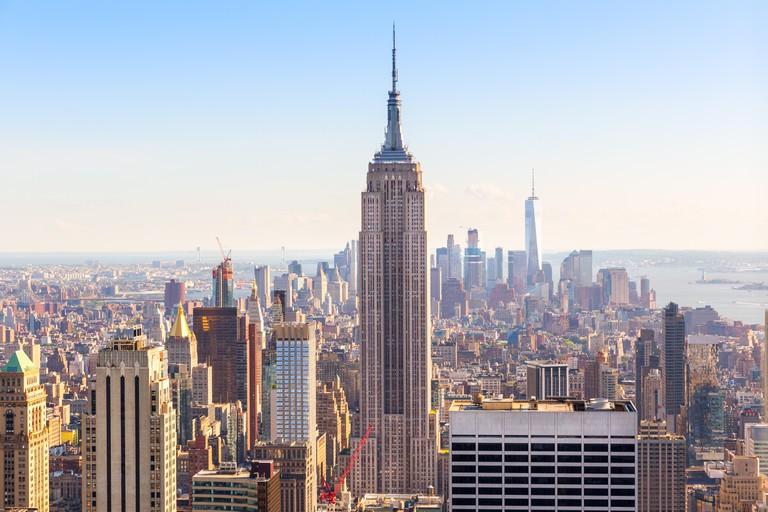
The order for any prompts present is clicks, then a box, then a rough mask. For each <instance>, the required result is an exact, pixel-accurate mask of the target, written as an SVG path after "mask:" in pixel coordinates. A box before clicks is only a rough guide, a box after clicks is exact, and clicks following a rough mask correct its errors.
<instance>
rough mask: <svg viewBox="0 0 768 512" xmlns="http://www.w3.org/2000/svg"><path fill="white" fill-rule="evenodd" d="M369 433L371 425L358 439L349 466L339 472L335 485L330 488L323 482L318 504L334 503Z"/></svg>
mask: <svg viewBox="0 0 768 512" xmlns="http://www.w3.org/2000/svg"><path fill="white" fill-rule="evenodd" d="M371 432H373V425H368V428H367V429H366V431H365V434H363V437H361V438H360V442H359V443H357V447H356V448H355V451H354V452H352V456H351V457H349V464H347V467H345V468H344V471H342V472H341V474H340V475H339V478H338V479H337V480H336V485H333V486H331V483H330V482H323V484H322V486H321V488H320V503H328V504H333V503H336V496H338V495H339V493H341V486H342V485H344V481H345V480H346V479H347V477H348V476H349V473H350V471H352V467H353V466H354V465H355V462H357V458H358V457H359V456H360V452H361V451H362V449H363V446H365V443H366V441H368V437H369V436H370V435H371Z"/></svg>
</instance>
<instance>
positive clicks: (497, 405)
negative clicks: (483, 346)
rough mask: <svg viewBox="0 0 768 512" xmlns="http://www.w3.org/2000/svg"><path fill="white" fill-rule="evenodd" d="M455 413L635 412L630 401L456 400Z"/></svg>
mask: <svg viewBox="0 0 768 512" xmlns="http://www.w3.org/2000/svg"><path fill="white" fill-rule="evenodd" d="M455 411H526V412H589V411H596V412H636V409H635V405H634V404H633V403H632V402H631V401H630V400H603V399H598V400H575V399H570V398H563V399H552V400H516V399H513V398H497V399H484V400H483V401H482V402H473V401H470V400H457V401H455V402H453V403H452V404H451V408H450V412H455Z"/></svg>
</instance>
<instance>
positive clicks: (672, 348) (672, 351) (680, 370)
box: [662, 302, 688, 434]
mask: <svg viewBox="0 0 768 512" xmlns="http://www.w3.org/2000/svg"><path fill="white" fill-rule="evenodd" d="M662 328H663V332H664V352H663V362H662V366H663V369H664V405H665V407H666V409H667V428H668V429H670V431H671V432H677V433H678V434H683V433H684V430H683V429H682V428H681V426H680V424H679V421H678V418H679V416H680V414H681V413H682V412H684V411H683V408H684V407H685V386H686V382H687V378H686V366H687V365H686V361H685V359H686V357H685V356H686V354H687V353H688V349H687V347H686V338H685V319H684V318H683V315H682V314H681V313H680V312H679V311H678V307H677V304H675V303H674V302H670V303H669V304H668V305H667V307H665V308H664V311H663V327H662ZM682 424H683V425H684V424H685V422H683V423H682Z"/></svg>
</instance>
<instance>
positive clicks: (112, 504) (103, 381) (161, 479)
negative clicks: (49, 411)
mask: <svg viewBox="0 0 768 512" xmlns="http://www.w3.org/2000/svg"><path fill="white" fill-rule="evenodd" d="M82 428H83V453H87V454H88V457H87V460H84V461H83V487H82V495H83V511H85V512H95V511H97V510H124V511H127V510H147V511H157V512H175V511H176V412H175V410H174V409H173V403H172V400H171V387H170V382H169V379H168V356H167V354H166V351H165V349H163V348H161V347H156V346H147V337H146V336H145V335H143V334H142V333H141V327H140V326H137V327H135V328H132V329H131V328H129V329H124V330H121V331H119V332H118V333H117V336H116V337H115V338H114V339H113V340H112V341H111V342H110V344H109V345H108V346H107V348H104V349H102V350H100V351H99V356H98V363H97V367H96V380H95V381H94V382H93V383H92V384H91V400H90V403H89V408H88V410H87V412H86V413H85V414H84V415H83V427H82Z"/></svg>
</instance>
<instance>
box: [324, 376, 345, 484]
mask: <svg viewBox="0 0 768 512" xmlns="http://www.w3.org/2000/svg"><path fill="white" fill-rule="evenodd" d="M317 429H318V432H319V433H322V434H325V446H326V454H325V460H326V463H327V466H328V469H329V470H330V469H333V468H334V467H335V466H336V457H337V456H338V455H339V452H341V451H342V450H345V449H347V448H349V437H350V433H351V429H352V426H351V424H350V414H349V405H348V404H347V397H346V394H345V393H344V388H342V387H341V379H339V377H338V376H336V377H335V378H334V379H333V381H332V382H331V383H323V384H322V385H319V386H318V388H317Z"/></svg>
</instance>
